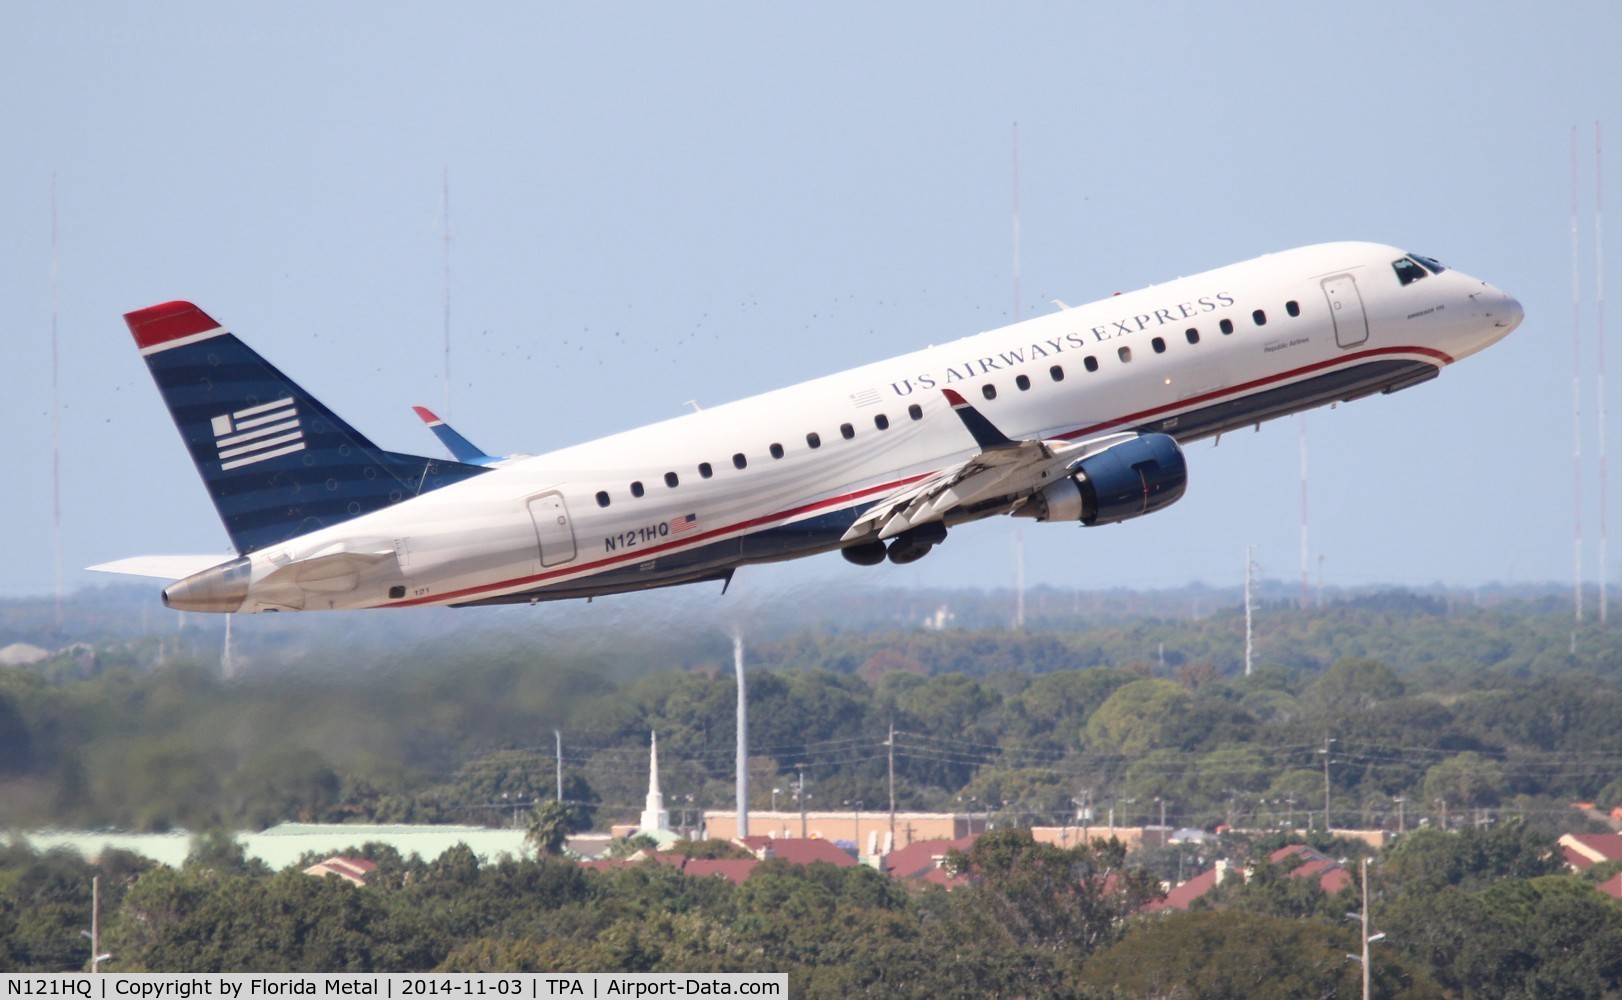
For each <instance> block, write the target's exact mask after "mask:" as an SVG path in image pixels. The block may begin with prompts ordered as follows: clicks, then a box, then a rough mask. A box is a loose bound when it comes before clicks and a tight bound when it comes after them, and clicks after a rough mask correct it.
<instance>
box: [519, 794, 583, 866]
mask: <svg viewBox="0 0 1622 1000" xmlns="http://www.w3.org/2000/svg"><path fill="white" fill-rule="evenodd" d="M574 832H576V831H575V817H574V814H573V813H572V812H570V810H569V807H568V806H566V805H564V804H563V803H561V802H559V801H557V800H556V799H553V800H551V801H548V802H542V803H541V804H540V805H538V806H536V807H535V808H534V809H532V810H530V813H529V823H528V825H527V826H526V827H525V828H524V840H525V842H526V843H528V844H529V845H530V846H531V847H533V848H535V850H537V851H539V852H540V853H542V854H553V855H556V854H562V853H563V846H564V843H565V842H566V841H567V840H568V839H569V834H571V833H574Z"/></svg>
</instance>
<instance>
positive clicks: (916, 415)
mask: <svg viewBox="0 0 1622 1000" xmlns="http://www.w3.org/2000/svg"><path fill="white" fill-rule="evenodd" d="M907 416H909V417H911V418H912V419H914V420H922V419H924V408H923V407H922V406H919V405H918V404H917V403H913V404H912V405H910V406H908V407H907Z"/></svg>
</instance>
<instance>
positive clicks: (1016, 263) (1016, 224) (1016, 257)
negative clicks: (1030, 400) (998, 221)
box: [1014, 122, 1019, 323]
mask: <svg viewBox="0 0 1622 1000" xmlns="http://www.w3.org/2000/svg"><path fill="white" fill-rule="evenodd" d="M1014 322H1015V323H1018V322H1019V122H1015V123H1014Z"/></svg>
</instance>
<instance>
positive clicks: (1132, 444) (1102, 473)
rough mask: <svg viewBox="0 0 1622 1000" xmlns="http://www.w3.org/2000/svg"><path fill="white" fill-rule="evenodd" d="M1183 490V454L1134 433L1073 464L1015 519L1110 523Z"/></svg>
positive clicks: (1149, 509) (1166, 441)
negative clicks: (1073, 470)
mask: <svg viewBox="0 0 1622 1000" xmlns="http://www.w3.org/2000/svg"><path fill="white" fill-rule="evenodd" d="M1187 487H1188V465H1187V463H1186V462H1184V461H1183V450H1182V449H1181V448H1179V447H1177V442H1176V441H1175V440H1173V439H1172V438H1171V437H1169V436H1167V435H1165V434H1140V435H1138V436H1137V437H1136V438H1135V439H1133V440H1131V441H1125V442H1122V443H1121V444H1118V445H1116V446H1115V447H1113V448H1110V449H1108V450H1106V451H1101V452H1099V453H1098V454H1096V455H1089V456H1088V457H1086V458H1084V459H1082V460H1081V461H1080V462H1079V463H1077V465H1076V467H1075V472H1074V473H1072V474H1071V475H1070V476H1067V477H1066V478H1064V479H1061V480H1059V481H1057V482H1055V483H1052V484H1051V485H1049V486H1047V487H1045V488H1044V489H1043V490H1042V491H1041V492H1039V493H1037V494H1036V495H1034V496H1033V497H1031V501H1030V502H1029V503H1027V504H1026V506H1024V507H1022V508H1020V509H1019V510H1018V511H1016V514H1019V515H1023V516H1026V517H1034V518H1036V519H1037V520H1038V521H1080V522H1081V523H1082V524H1086V525H1094V524H1116V523H1118V522H1121V521H1126V520H1130V519H1131V518H1134V517H1142V516H1143V515H1145V514H1152V513H1154V512H1155V511H1157V510H1159V509H1160V508H1162V507H1166V506H1169V505H1171V504H1172V503H1174V502H1175V501H1176V500H1177V499H1178V498H1179V497H1181V496H1182V495H1183V491H1184V490H1185V489H1187Z"/></svg>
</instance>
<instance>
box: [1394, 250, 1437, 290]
mask: <svg viewBox="0 0 1622 1000" xmlns="http://www.w3.org/2000/svg"><path fill="white" fill-rule="evenodd" d="M1391 269H1392V270H1393V271H1396V272H1397V281H1399V282H1401V283H1402V284H1404V285H1411V284H1413V283H1414V282H1416V281H1418V280H1419V279H1420V278H1426V277H1429V276H1430V275H1429V273H1428V272H1427V271H1426V270H1425V269H1424V268H1423V267H1420V266H1419V263H1418V262H1417V261H1413V260H1409V259H1408V258H1407V257H1398V258H1397V259H1396V260H1394V261H1392V262H1391Z"/></svg>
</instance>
